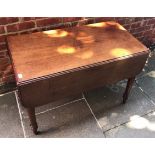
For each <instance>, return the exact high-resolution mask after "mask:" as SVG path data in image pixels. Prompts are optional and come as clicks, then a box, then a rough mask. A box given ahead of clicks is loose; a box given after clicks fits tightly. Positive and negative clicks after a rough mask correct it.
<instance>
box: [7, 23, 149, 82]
mask: <svg viewBox="0 0 155 155" xmlns="http://www.w3.org/2000/svg"><path fill="white" fill-rule="evenodd" d="M8 45H9V49H10V54H11V57H12V61H13V67H14V70H15V76H16V81H17V84H18V83H22V82H26V81H29V80H32V79H35V78H40V77H44V76H47V75H52V74H55V73H61V72H65V71H69V70H72V69H76V68H80V67H83V66H89V65H92V64H96V63H99V62H104V61H109V60H116V59H117V58H121V57H126V56H131V55H134V54H137V53H139V52H144V51H148V49H147V48H146V47H145V46H144V45H143V44H142V43H140V42H139V41H138V40H137V39H136V38H135V37H133V36H132V35H131V34H130V33H129V32H128V31H127V30H126V29H125V28H124V27H122V26H121V25H120V24H118V23H115V22H102V23H95V24H89V25H84V26H79V27H73V28H65V29H57V30H49V31H43V32H37V33H32V34H24V35H20V36H10V37H8Z"/></svg>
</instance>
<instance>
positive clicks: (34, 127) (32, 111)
mask: <svg viewBox="0 0 155 155" xmlns="http://www.w3.org/2000/svg"><path fill="white" fill-rule="evenodd" d="M27 112H28V115H29V119H30V123H31V126H32V130H33V133H34V134H35V135H37V134H38V131H37V129H38V125H37V121H36V116H35V108H27Z"/></svg>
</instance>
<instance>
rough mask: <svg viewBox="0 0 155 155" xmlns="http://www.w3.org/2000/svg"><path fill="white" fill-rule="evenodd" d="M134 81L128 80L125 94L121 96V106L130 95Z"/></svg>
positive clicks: (132, 79) (133, 78)
mask: <svg viewBox="0 0 155 155" xmlns="http://www.w3.org/2000/svg"><path fill="white" fill-rule="evenodd" d="M134 81H135V77H132V78H129V79H128V82H127V86H126V89H125V92H124V94H123V104H125V103H126V101H127V99H128V96H129V93H130V90H131V88H132V85H133V83H134Z"/></svg>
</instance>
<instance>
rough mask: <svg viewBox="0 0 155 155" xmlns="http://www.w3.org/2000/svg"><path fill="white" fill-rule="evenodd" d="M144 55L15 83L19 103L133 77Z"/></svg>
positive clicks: (36, 103)
mask: <svg viewBox="0 0 155 155" xmlns="http://www.w3.org/2000/svg"><path fill="white" fill-rule="evenodd" d="M147 56H148V54H147V53H146V54H142V55H138V56H135V57H130V58H124V59H120V60H117V61H113V62H109V63H106V64H100V65H98V66H92V67H90V68H85V69H81V70H76V71H74V72H70V73H65V74H63V75H57V76H55V77H50V78H47V79H42V80H40V81H36V82H32V83H29V84H25V85H21V86H19V92H20V97H21V101H22V104H23V105H24V106H26V107H30V106H32V107H33V106H40V105H44V104H46V103H49V102H51V101H54V100H58V99H61V98H63V97H67V96H70V95H74V94H78V93H80V92H83V91H87V90H91V89H93V88H97V87H101V86H103V85H105V84H110V83H115V82H117V81H120V80H122V79H126V78H129V77H133V76H136V75H137V74H138V73H140V71H141V70H142V68H143V67H144V64H145V61H146V59H147Z"/></svg>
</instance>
